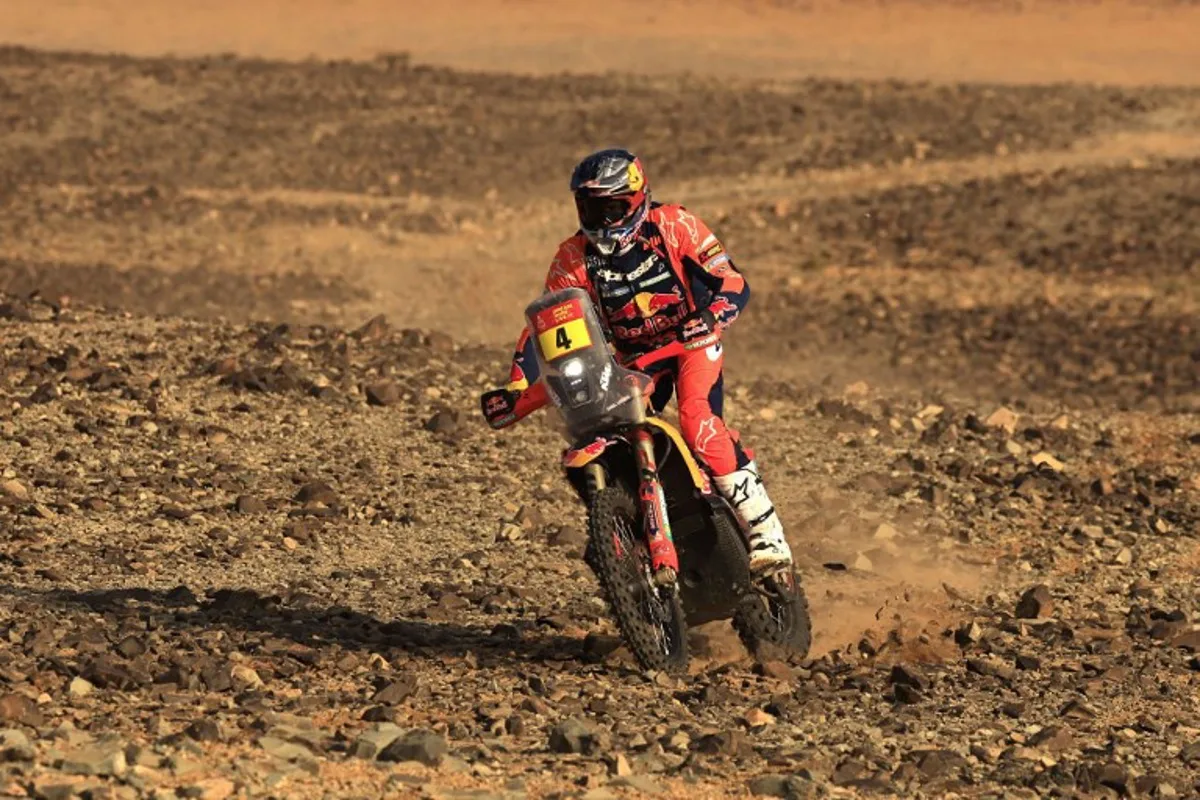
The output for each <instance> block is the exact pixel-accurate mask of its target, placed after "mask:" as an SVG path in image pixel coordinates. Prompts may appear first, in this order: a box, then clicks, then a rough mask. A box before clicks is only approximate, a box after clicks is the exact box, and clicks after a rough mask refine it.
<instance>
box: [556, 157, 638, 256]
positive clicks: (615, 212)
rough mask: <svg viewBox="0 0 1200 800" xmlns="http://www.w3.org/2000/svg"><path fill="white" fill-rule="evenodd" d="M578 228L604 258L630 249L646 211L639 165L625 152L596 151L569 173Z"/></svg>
mask: <svg viewBox="0 0 1200 800" xmlns="http://www.w3.org/2000/svg"><path fill="white" fill-rule="evenodd" d="M571 192H572V193H573V194H574V195H575V210H576V211H578V212H579V229H580V230H582V231H583V232H584V234H586V235H587V237H588V240H589V241H591V243H592V244H594V245H595V246H596V249H597V250H599V251H600V252H601V253H603V254H604V255H606V256H609V255H612V254H613V253H624V252H625V251H627V250H628V249H629V248H630V247H632V246H633V242H634V240H635V239H637V235H638V231H640V230H641V228H642V223H643V222H645V220H646V212H647V210H648V209H649V208H650V188H649V187H648V186H647V185H646V173H645V172H644V171H643V170H642V162H641V161H640V160H639V159H638V157H637V156H635V155H634V154H633V153H631V152H629V151H628V150H620V149H610V150H600V151H598V152H595V153H592V154H591V155H590V156H588V157H587V158H585V159H584V160H583V161H580V162H579V165H578V166H576V167H575V171H574V172H573V173H572V174H571Z"/></svg>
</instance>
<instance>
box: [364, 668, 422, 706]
mask: <svg viewBox="0 0 1200 800" xmlns="http://www.w3.org/2000/svg"><path fill="white" fill-rule="evenodd" d="M416 691H417V679H416V677H415V676H413V675H405V676H403V677H402V678H400V679H399V680H395V681H391V682H390V683H388V684H386V685H385V686H384V687H383V688H381V689H380V690H379V691H377V692H376V693H375V695H374V696H373V697H372V698H371V702H373V703H380V704H382V705H386V706H395V705H399V704H400V703H403V702H404V701H405V700H407V699H408V698H409V697H412V695H413V693H414V692H416Z"/></svg>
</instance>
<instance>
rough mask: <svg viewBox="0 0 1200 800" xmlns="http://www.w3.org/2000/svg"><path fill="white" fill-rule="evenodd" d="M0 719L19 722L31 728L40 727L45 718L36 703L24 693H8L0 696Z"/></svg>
mask: <svg viewBox="0 0 1200 800" xmlns="http://www.w3.org/2000/svg"><path fill="white" fill-rule="evenodd" d="M0 720H3V721H5V722H19V723H20V724H22V725H28V726H29V727H31V728H40V727H41V726H42V725H43V724H44V722H45V720H44V718H43V717H42V712H41V711H39V710H38V707H37V703H35V702H33V701H32V700H30V699H29V698H28V697H25V696H24V695H20V694H15V693H10V694H6V695H4V696H2V697H0Z"/></svg>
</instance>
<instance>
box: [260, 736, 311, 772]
mask: <svg viewBox="0 0 1200 800" xmlns="http://www.w3.org/2000/svg"><path fill="white" fill-rule="evenodd" d="M258 746H259V747H261V748H262V749H263V751H264V752H266V753H267V755H270V756H274V757H275V758H278V759H281V760H283V761H289V762H295V763H298V764H301V765H308V766H315V765H316V763H317V760H316V758H315V757H314V756H313V753H312V751H311V750H309V749H308V748H307V747H306V746H304V745H302V744H298V743H297V742H293V741H289V740H287V739H283V738H280V737H278V736H273V735H267V736H262V737H260V738H259V740H258Z"/></svg>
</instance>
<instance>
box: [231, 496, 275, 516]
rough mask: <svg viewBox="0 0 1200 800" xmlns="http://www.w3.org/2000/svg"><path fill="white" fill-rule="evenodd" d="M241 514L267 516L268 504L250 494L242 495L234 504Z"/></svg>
mask: <svg viewBox="0 0 1200 800" xmlns="http://www.w3.org/2000/svg"><path fill="white" fill-rule="evenodd" d="M233 505H234V508H236V509H237V512H238V513H239V514H265V513H267V504H266V503H265V502H264V501H262V500H261V499H259V498H257V497H254V496H252V495H248V494H240V495H238V497H237V500H235V501H234V503H233Z"/></svg>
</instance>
